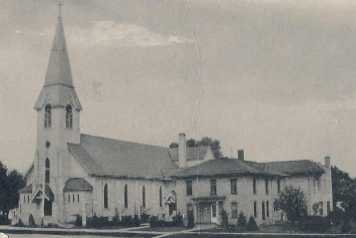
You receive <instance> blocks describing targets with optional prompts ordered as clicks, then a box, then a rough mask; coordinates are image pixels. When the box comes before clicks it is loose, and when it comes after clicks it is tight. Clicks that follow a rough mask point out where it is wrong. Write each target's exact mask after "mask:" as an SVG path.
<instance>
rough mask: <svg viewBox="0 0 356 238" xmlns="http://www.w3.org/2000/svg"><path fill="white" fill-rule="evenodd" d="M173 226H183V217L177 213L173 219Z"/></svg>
mask: <svg viewBox="0 0 356 238" xmlns="http://www.w3.org/2000/svg"><path fill="white" fill-rule="evenodd" d="M173 226H184V223H183V216H182V214H180V212H178V214H177V215H176V216H174V217H173Z"/></svg>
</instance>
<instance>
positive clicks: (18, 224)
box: [15, 218, 25, 227]
mask: <svg viewBox="0 0 356 238" xmlns="http://www.w3.org/2000/svg"><path fill="white" fill-rule="evenodd" d="M15 226H19V227H23V226H25V224H23V221H22V220H21V218H20V219H19V221H18V222H17V223H16V225H15Z"/></svg>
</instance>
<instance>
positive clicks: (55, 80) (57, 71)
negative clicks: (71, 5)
mask: <svg viewBox="0 0 356 238" xmlns="http://www.w3.org/2000/svg"><path fill="white" fill-rule="evenodd" d="M61 8H62V3H61V2H59V3H58V17H57V26H56V33H55V36H54V40H53V45H52V50H51V53H50V57H49V63H48V68H47V73H46V80H45V86H48V85H53V84H63V85H66V86H69V87H72V86H73V81H72V70H71V67H70V63H69V57H68V52H67V46H66V39H65V34H64V29H63V20H62V9H61Z"/></svg>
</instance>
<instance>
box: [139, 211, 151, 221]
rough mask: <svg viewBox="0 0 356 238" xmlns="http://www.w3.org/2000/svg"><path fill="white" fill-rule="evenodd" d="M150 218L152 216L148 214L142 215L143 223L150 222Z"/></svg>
mask: <svg viewBox="0 0 356 238" xmlns="http://www.w3.org/2000/svg"><path fill="white" fill-rule="evenodd" d="M149 218H150V215H148V214H146V213H142V215H141V221H142V222H148V221H149Z"/></svg>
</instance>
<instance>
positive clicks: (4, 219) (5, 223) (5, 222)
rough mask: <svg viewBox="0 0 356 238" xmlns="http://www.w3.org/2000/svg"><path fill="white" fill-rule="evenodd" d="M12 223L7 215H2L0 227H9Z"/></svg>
mask: <svg viewBox="0 0 356 238" xmlns="http://www.w3.org/2000/svg"><path fill="white" fill-rule="evenodd" d="M9 224H10V221H9V219H8V218H7V216H6V215H0V225H9Z"/></svg>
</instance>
